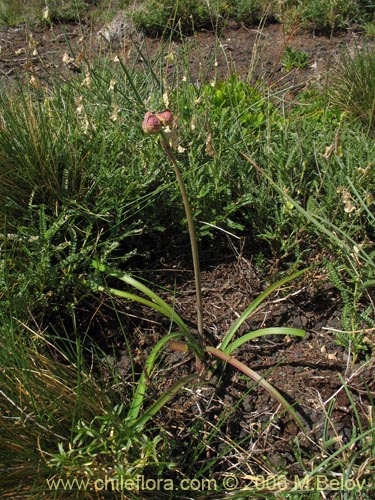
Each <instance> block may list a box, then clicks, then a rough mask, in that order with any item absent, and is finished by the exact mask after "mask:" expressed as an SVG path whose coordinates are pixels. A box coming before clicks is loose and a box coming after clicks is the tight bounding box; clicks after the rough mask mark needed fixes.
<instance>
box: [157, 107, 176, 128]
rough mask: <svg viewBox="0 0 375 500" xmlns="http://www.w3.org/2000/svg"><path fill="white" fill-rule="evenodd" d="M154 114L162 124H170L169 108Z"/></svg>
mask: <svg viewBox="0 0 375 500" xmlns="http://www.w3.org/2000/svg"><path fill="white" fill-rule="evenodd" d="M156 116H157V118H158V119H159V120H160V121H161V123H162V124H163V125H164V126H168V125H172V123H173V113H172V111H170V110H169V109H166V110H164V111H160V112H159V113H156Z"/></svg>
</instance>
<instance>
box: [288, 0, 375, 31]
mask: <svg viewBox="0 0 375 500" xmlns="http://www.w3.org/2000/svg"><path fill="white" fill-rule="evenodd" d="M283 8H284V9H285V10H284V12H283V16H282V19H283V20H284V19H285V20H287V19H288V16H290V13H292V16H293V17H294V18H296V19H299V21H300V22H301V23H302V24H303V25H304V26H305V27H307V28H309V29H312V30H314V31H318V32H323V33H330V32H333V31H335V30H339V29H344V28H347V27H348V26H350V25H352V24H354V23H363V22H365V21H366V20H371V18H372V17H373V15H374V12H375V8H374V4H373V2H368V1H367V0H366V1H362V0H356V1H353V2H346V1H344V0H329V1H325V0H311V1H309V2H305V1H303V0H289V1H287V2H285V5H284V7H283Z"/></svg>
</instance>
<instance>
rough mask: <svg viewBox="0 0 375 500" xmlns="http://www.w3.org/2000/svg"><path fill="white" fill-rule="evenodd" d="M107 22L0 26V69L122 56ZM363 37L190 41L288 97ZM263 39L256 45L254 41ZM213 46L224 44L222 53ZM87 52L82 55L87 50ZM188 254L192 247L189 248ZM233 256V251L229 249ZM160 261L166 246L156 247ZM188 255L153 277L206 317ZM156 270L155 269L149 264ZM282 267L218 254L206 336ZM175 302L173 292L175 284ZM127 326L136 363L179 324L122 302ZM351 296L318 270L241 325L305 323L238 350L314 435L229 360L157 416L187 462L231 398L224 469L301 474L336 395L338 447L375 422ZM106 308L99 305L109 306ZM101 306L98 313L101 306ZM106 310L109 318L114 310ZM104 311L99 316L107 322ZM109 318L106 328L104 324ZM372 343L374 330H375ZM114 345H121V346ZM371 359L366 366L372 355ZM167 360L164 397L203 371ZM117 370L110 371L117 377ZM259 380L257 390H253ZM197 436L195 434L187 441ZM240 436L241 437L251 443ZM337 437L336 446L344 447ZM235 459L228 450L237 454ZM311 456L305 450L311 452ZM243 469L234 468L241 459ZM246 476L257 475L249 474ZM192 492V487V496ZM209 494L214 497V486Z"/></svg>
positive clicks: (154, 388)
mask: <svg viewBox="0 0 375 500" xmlns="http://www.w3.org/2000/svg"><path fill="white" fill-rule="evenodd" d="M98 29H99V28H98V27H94V28H93V27H89V26H77V25H66V26H54V27H52V28H48V29H47V28H45V29H40V28H37V29H31V28H29V27H27V26H20V27H17V28H9V29H4V30H2V31H1V32H0V45H1V47H2V50H1V54H0V75H1V78H2V79H3V80H4V81H8V79H9V77H11V78H14V77H16V76H17V75H18V76H20V77H21V79H25V78H26V79H30V78H31V77H33V76H34V77H38V78H40V79H42V78H47V77H48V74H51V73H59V74H61V75H62V76H63V77H64V78H67V77H70V76H71V75H72V74H74V72H76V71H81V70H83V67H82V61H84V58H88V59H90V58H93V57H96V56H97V55H99V56H111V57H112V56H113V55H114V54H111V53H109V52H108V50H107V49H106V50H105V49H104V48H103V47H102V46H101V45H100V43H99V42H98V40H97V39H96V37H95V33H96V32H97V31H98ZM358 40H359V38H358V35H357V34H356V33H355V32H351V33H349V32H345V33H341V34H338V35H336V36H334V37H331V38H328V37H324V36H315V35H314V34H312V33H310V32H305V31H298V32H295V33H293V34H292V35H290V34H287V33H285V32H284V30H283V27H282V26H281V25H277V24H274V25H270V26H267V27H265V28H264V29H263V30H262V32H259V31H258V30H256V29H254V30H251V29H245V28H238V27H236V28H234V27H231V28H228V29H227V30H226V31H225V32H224V33H223V34H222V36H221V38H220V39H218V38H217V37H216V36H215V35H213V34H212V33H208V32H201V33H197V34H196V35H194V36H193V37H191V38H189V39H187V40H186V41H185V42H184V43H185V44H188V45H189V51H188V52H187V53H188V54H189V60H190V71H191V73H192V74H193V76H194V78H197V79H202V78H207V79H211V78H214V77H217V78H224V77H225V76H227V75H228V74H230V73H231V72H236V73H237V74H239V75H241V76H242V77H244V78H245V77H248V76H249V75H250V76H251V77H252V78H253V79H254V78H255V77H259V76H261V77H262V78H263V80H265V81H266V82H267V83H269V84H271V85H277V86H278V87H280V88H285V89H286V92H287V93H288V95H289V96H291V97H293V96H294V95H295V93H296V92H298V91H299V90H301V89H303V88H306V87H308V86H310V85H314V84H316V83H319V84H321V83H324V81H325V78H326V75H327V71H328V69H329V68H330V67H331V65H332V61H333V60H334V57H335V54H337V53H338V51H339V50H340V48H342V47H343V46H347V45H348V44H352V43H357V42H358ZM145 43H146V44H147V47H148V50H149V51H150V52H151V53H152V52H153V51H155V50H157V49H158V48H159V47H160V42H159V41H157V40H153V39H149V40H146V41H145ZM256 45H258V47H257V50H255V49H254V47H255V46H256ZM286 45H290V46H291V47H293V48H295V49H298V50H303V51H305V52H307V53H308V55H309V64H308V66H307V67H306V68H305V69H295V70H293V71H291V72H289V73H286V72H285V71H284V70H283V66H282V64H281V59H282V55H283V51H284V50H285V46H286ZM182 49H183V45H182V44H181V43H178V42H173V43H171V44H168V46H167V47H166V49H165V51H166V54H167V53H169V54H170V53H174V54H175V57H174V58H171V57H170V58H168V59H167V60H166V64H167V65H168V66H169V70H170V71H172V70H174V69H175V65H176V64H179V57H182V52H181V50H182ZM65 52H68V53H69V55H71V56H73V57H74V58H76V62H75V63H74V64H72V63H70V65H69V64H66V63H65V62H64V61H63V56H64V54H65ZM116 53H118V54H120V55H121V56H122V57H128V58H131V57H133V58H134V57H135V58H138V63H139V64H140V65H141V64H142V60H141V59H140V58H139V54H137V52H136V51H135V50H134V48H132V46H131V44H127V45H126V46H125V47H123V48H121V49H118V50H117V52H116ZM212 54H216V56H215V57H213V56H212ZM80 56H82V57H80ZM184 251H186V252H187V249H186V250H184ZM223 253H224V254H225V259H223V258H219V254H220V255H221V257H222V256H223ZM155 258H156V259H158V256H155ZM184 262H185V263H184V264H181V258H180V255H179V250H178V249H177V248H176V249H175V252H173V251H172V252H171V256H170V258H168V260H167V261H166V262H165V261H164V262H163V261H162V260H160V261H159V262H158V269H159V270H158V271H157V272H156V271H155V266H154V267H152V272H151V269H150V271H149V272H150V275H149V276H150V278H151V281H153V282H155V283H160V284H161V285H164V286H165V287H170V288H171V290H173V287H174V283H175V282H176V280H177V283H178V285H177V293H176V300H175V307H176V309H177V311H178V313H179V314H180V315H181V316H182V317H183V318H184V319H185V320H186V321H187V322H188V323H190V324H192V325H194V323H195V317H196V306H195V295H194V283H193V275H192V269H191V264H189V263H188V264H186V261H184ZM145 275H146V277H148V276H147V269H146V270H145ZM273 276H274V273H273V272H272V269H270V268H269V269H267V270H262V271H259V270H257V269H256V268H255V267H254V264H253V262H252V259H251V255H247V256H244V255H242V253H241V252H237V253H236V252H233V250H230V247H228V246H227V247H224V248H223V249H220V252H217V253H216V256H215V257H214V259H211V261H210V262H209V263H207V264H206V265H205V269H204V272H203V275H202V283H203V298H204V321H205V329H206V331H205V335H206V337H207V339H208V343H209V344H212V345H218V344H219V343H220V341H221V339H222V338H223V334H224V332H226V331H227V330H228V328H229V326H230V325H231V323H232V322H233V321H234V320H235V319H236V318H237V317H238V315H239V314H241V312H242V311H243V310H244V309H245V308H246V306H247V305H248V304H249V303H250V302H251V300H253V299H254V298H255V297H256V296H257V295H258V294H259V293H260V292H261V291H262V290H263V289H264V288H265V286H266V284H267V282H268V283H269V282H271V281H272V280H273V279H274V278H273ZM164 295H165V298H167V299H168V300H170V293H166V292H165V294H164ZM96 306H97V304H96V305H95V318H94V320H93V324H94V326H95V325H96V326H97V330H96V333H95V337H96V340H98V341H99V342H100V343H101V344H102V346H103V349H104V350H107V352H108V356H107V363H108V364H109V365H111V367H112V368H115V370H116V372H117V373H120V374H121V377H122V378H123V380H124V383H131V370H130V360H129V356H128V348H127V346H126V344H125V342H124V338H123V334H122V333H121V332H119V331H118V327H117V328H115V327H114V324H113V322H112V321H111V320H110V319H109V318H110V315H111V314H112V312H111V310H110V307H109V305H108V307H107V306H106V303H105V302H104V303H103V304H102V305H101V307H100V308H99V309H97V308H96ZM121 308H122V310H123V313H122V314H123V322H124V328H125V331H126V332H128V333H129V338H130V339H131V348H132V352H133V354H134V353H135V360H136V369H137V370H138V371H141V369H142V368H143V365H144V362H145V359H146V357H147V354H148V353H149V352H150V349H151V348H152V347H153V346H154V345H155V343H156V341H157V339H159V338H160V337H161V336H162V335H165V333H166V332H168V328H169V325H168V322H165V321H164V320H162V319H161V318H160V317H158V316H157V315H156V314H151V313H150V312H149V311H147V310H145V309H142V308H141V307H140V306H137V305H134V304H129V305H125V306H124V305H121ZM340 310H341V303H340V298H339V295H338V293H337V291H336V290H335V289H334V288H333V287H332V286H331V285H330V283H329V281H328V278H327V276H326V273H325V272H324V270H322V271H321V273H320V274H319V271H315V272H314V274H313V275H311V274H310V275H308V277H306V278H305V279H303V280H299V282H297V283H293V284H292V285H291V286H290V287H289V288H287V289H283V290H282V291H280V292H278V293H276V294H274V295H273V296H272V297H271V298H270V300H268V301H267V302H266V303H265V304H264V305H263V306H262V307H261V308H260V309H259V310H258V311H257V312H256V314H255V315H254V316H252V317H251V318H250V319H249V321H248V322H247V324H246V325H245V327H244V328H243V329H242V333H243V332H245V331H252V330H254V329H257V328H261V327H266V326H293V327H297V328H303V329H305V331H306V337H305V338H304V339H295V338H292V337H291V338H289V337H287V338H285V337H277V336H272V337H268V338H260V339H256V340H254V341H252V342H251V343H250V344H249V345H245V346H242V347H241V348H240V349H239V352H238V353H237V352H236V353H235V354H236V356H237V357H238V358H239V359H240V360H241V361H243V362H245V363H246V364H248V365H249V366H250V367H251V368H253V369H254V370H256V371H257V372H259V373H260V374H262V375H264V376H265V377H266V378H267V380H268V381H269V382H271V383H272V384H273V385H274V386H275V387H277V388H278V389H279V390H280V391H281V392H282V393H283V394H284V395H285V396H286V397H287V398H288V399H289V400H290V401H291V402H294V403H296V409H297V410H298V411H299V412H300V414H301V416H302V418H303V420H304V422H305V425H306V430H307V434H306V435H303V434H302V433H301V432H300V430H299V429H298V428H297V427H296V425H295V423H294V421H293V419H292V418H291V417H290V415H289V414H285V413H283V411H282V408H280V407H279V406H278V404H277V402H276V401H275V400H273V399H272V398H271V397H270V396H269V395H268V393H266V392H265V391H264V390H263V389H262V388H259V387H255V385H254V384H251V383H250V384H249V381H247V380H245V379H244V378H243V377H241V376H240V374H239V373H237V372H236V371H235V370H234V369H232V368H229V367H226V368H225V369H224V368H223V367H219V368H218V370H217V372H216V373H215V374H214V375H213V377H212V378H211V379H210V380H209V381H206V383H202V384H199V385H198V386H197V387H195V388H192V389H189V390H186V391H184V392H182V393H181V394H180V395H178V396H177V397H176V398H175V399H174V400H173V401H172V402H171V403H170V404H169V405H168V406H167V407H166V408H165V409H164V410H163V411H162V412H161V413H160V414H159V416H158V417H157V419H158V420H159V422H158V423H160V424H161V425H162V426H164V427H165V428H166V429H167V430H168V433H169V435H170V436H171V437H172V436H173V437H174V438H175V439H176V440H177V441H178V442H179V443H180V444H181V450H180V453H181V464H180V467H181V470H184V471H185V473H187V472H188V469H189V467H190V468H191V469H192V470H193V469H194V467H196V468H197V467H198V466H199V464H198V463H195V464H191V463H190V465H188V464H189V460H190V459H191V457H192V449H193V448H194V447H195V446H198V445H200V444H201V442H202V434H199V435H198V436H197V437H196V438H192V433H191V432H190V431H189V434H188V433H187V431H186V429H188V428H190V430H191V429H194V426H195V425H197V422H207V429H206V430H207V435H206V437H207V436H208V434H209V432H210V431H211V430H212V427H210V426H212V425H214V424H215V425H218V426H219V422H218V418H219V417H220V414H221V413H222V410H223V408H225V409H226V411H227V415H228V416H227V420H226V421H225V422H224V423H223V424H222V426H221V429H220V430H219V431H218V433H217V436H216V437H215V439H213V440H212V441H211V442H210V443H208V441H207V446H206V448H205V450H204V453H203V452H202V456H201V461H202V463H203V462H204V461H207V460H209V459H210V458H212V457H213V456H218V454H220V451H222V450H223V449H224V448H225V447H226V446H227V447H228V446H229V447H230V446H232V447H233V453H232V454H231V453H226V457H227V458H225V459H224V458H223V459H222V460H221V461H220V460H219V465H218V469H217V473H218V474H219V473H220V474H222V473H223V471H228V470H233V471H237V470H238V469H240V470H241V471H242V472H243V473H244V474H245V473H246V471H247V473H248V474H257V473H258V474H259V473H262V474H264V473H265V471H277V470H278V468H279V467H280V468H281V469H283V467H286V468H287V470H289V471H290V472H291V474H294V473H296V474H302V473H303V471H302V469H301V465H300V464H299V463H298V462H297V460H296V454H295V450H296V447H297V444H296V441H295V438H296V436H299V439H300V446H301V447H302V449H303V450H304V452H305V453H306V457H307V458H306V460H307V461H311V457H313V456H316V457H319V456H320V457H321V456H322V455H323V454H324V452H323V450H322V448H321V445H322V438H323V436H324V425H325V423H326V421H327V412H328V408H329V407H330V403H331V402H332V401H334V405H333V407H332V408H331V410H332V413H331V415H330V420H331V425H330V426H329V428H328V431H327V434H326V435H325V436H324V437H325V439H327V438H328V437H337V439H338V444H337V445H336V447H337V446H339V445H340V444H342V443H345V442H347V441H348V440H349V439H350V438H351V436H352V435H353V429H355V428H358V421H357V420H356V418H355V414H354V411H353V407H352V405H353V403H354V404H355V405H356V407H357V410H358V413H359V415H361V419H362V421H363V425H364V427H365V428H366V425H368V422H366V418H365V416H366V415H367V414H368V409H367V406H368V405H369V404H370V403H369V398H370V396H372V397H373V398H375V383H374V377H373V369H374V359H371V360H369V361H367V362H366V363H365V364H363V361H364V360H363V359H357V360H353V357H352V356H351V355H350V354H348V353H347V352H346V351H345V350H344V349H343V348H342V347H339V346H338V345H337V343H336V337H335V335H334V333H332V330H334V329H340V328H341V323H340ZM98 311H99V312H98ZM93 316H94V313H93ZM103 318H106V319H104V320H103ZM99 320H100V321H99ZM105 325H107V326H105ZM370 341H372V342H373V341H374V339H371V338H370ZM114 353H115V354H114ZM361 363H362V364H361ZM161 366H162V368H160V370H159V371H158V372H157V373H156V374H155V377H154V378H153V379H152V380H151V381H150V384H149V390H150V393H151V394H153V398H156V397H157V395H158V394H160V393H161V392H162V391H164V390H165V389H166V388H167V387H168V386H169V385H170V384H171V383H172V382H173V381H176V380H178V379H179V378H180V377H181V376H183V375H184V374H188V373H192V372H194V370H195V362H194V358H193V356H192V355H191V354H184V353H183V354H181V353H172V352H171V353H167V354H166V355H165V359H164V361H163V364H162V365H161ZM110 372H111V370H110V369H108V373H103V377H110ZM340 377H342V378H343V379H344V380H345V381H346V383H347V387H348V388H349V390H350V392H351V394H352V397H353V401H349V399H348V396H347V393H346V391H345V389H344V387H343V385H342V379H340ZM251 386H253V387H252V389H250V388H251ZM187 440H188V441H187ZM241 440H243V441H242V444H241V445H235V444H234V442H237V443H239V442H241ZM334 446H335V445H334ZM228 457H229V458H228ZM302 460H303V459H302ZM232 467H233V469H231V468H232ZM243 484H244V485H246V480H244V483H243ZM189 498H190V497H189ZM205 498H208V496H207V495H206V496H205Z"/></svg>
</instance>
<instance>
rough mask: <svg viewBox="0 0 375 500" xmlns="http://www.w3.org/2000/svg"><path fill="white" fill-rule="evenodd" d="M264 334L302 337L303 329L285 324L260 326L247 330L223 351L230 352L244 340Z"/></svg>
mask: <svg viewBox="0 0 375 500" xmlns="http://www.w3.org/2000/svg"><path fill="white" fill-rule="evenodd" d="M266 335H294V336H295V337H304V336H305V331H304V330H301V329H299V328H290V327H287V326H272V327H270V328H261V329H259V330H255V331H254V332H249V333H246V334H245V335H242V337H240V338H239V339H237V340H235V341H234V342H232V343H231V344H229V345H228V347H227V348H226V349H225V351H224V352H226V353H227V354H230V353H231V352H233V351H234V350H235V349H237V348H238V347H240V346H241V345H242V344H245V343H246V342H249V341H250V340H253V339H255V338H257V337H264V336H266Z"/></svg>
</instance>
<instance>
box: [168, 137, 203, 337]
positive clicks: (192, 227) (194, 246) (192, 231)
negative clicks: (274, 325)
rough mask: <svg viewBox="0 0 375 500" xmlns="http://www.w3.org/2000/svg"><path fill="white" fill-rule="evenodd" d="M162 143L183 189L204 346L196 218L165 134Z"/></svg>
mask: <svg viewBox="0 0 375 500" xmlns="http://www.w3.org/2000/svg"><path fill="white" fill-rule="evenodd" d="M160 142H161V145H162V147H163V149H164V151H165V153H166V154H167V156H168V158H169V159H170V161H171V163H172V165H173V168H174V171H175V173H176V177H177V181H178V185H179V188H180V191H181V195H182V200H183V203H184V208H185V214H186V219H187V223H188V229H189V235H190V244H191V253H192V257H193V266H194V281H195V294H196V297H197V326H198V336H199V342H200V344H201V346H203V338H204V337H203V305H202V286H201V272H200V265H199V253H198V244H197V235H196V232H195V225H194V219H193V215H192V212H191V206H190V203H189V198H188V195H187V192H186V188H185V183H184V181H183V178H182V175H181V172H180V169H179V168H178V165H177V160H176V157H175V155H174V153H173V151H172V148H171V147H170V145H169V142H168V139H167V138H166V136H165V134H164V133H162V134H161V141H160Z"/></svg>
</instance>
